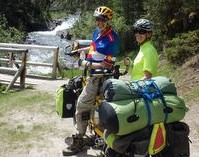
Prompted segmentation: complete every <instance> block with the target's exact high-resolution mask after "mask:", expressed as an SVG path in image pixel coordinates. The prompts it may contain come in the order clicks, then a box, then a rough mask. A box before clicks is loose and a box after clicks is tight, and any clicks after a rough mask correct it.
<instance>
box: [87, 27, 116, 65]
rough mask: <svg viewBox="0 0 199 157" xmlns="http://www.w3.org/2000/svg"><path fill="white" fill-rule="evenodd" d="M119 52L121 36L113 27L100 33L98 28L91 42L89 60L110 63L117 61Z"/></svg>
mask: <svg viewBox="0 0 199 157" xmlns="http://www.w3.org/2000/svg"><path fill="white" fill-rule="evenodd" d="M118 52H119V37H118V35H117V34H116V33H115V32H114V31H113V29H112V28H111V27H109V28H107V29H106V31H105V32H103V33H102V34H100V31H99V30H98V29H96V30H95V31H94V33H93V39H92V42H91V44H90V50H89V54H88V55H87V59H86V60H87V61H90V62H104V63H105V64H108V65H113V64H114V63H115V59H116V58H115V57H116V55H117V54H118Z"/></svg>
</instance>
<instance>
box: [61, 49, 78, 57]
mask: <svg viewBox="0 0 199 157" xmlns="http://www.w3.org/2000/svg"><path fill="white" fill-rule="evenodd" d="M64 54H65V55H67V56H71V57H73V56H80V53H79V52H78V50H76V51H71V52H65V53H64Z"/></svg>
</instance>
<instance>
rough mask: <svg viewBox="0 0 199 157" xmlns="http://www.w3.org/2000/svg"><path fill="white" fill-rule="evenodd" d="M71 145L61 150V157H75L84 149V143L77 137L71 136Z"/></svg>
mask: <svg viewBox="0 0 199 157" xmlns="http://www.w3.org/2000/svg"><path fill="white" fill-rule="evenodd" d="M72 139H73V141H72V143H71V144H70V145H69V146H68V147H66V148H65V149H64V150H62V154H63V156H71V155H75V154H77V153H79V152H81V151H83V149H84V142H83V138H82V137H78V136H77V135H72Z"/></svg>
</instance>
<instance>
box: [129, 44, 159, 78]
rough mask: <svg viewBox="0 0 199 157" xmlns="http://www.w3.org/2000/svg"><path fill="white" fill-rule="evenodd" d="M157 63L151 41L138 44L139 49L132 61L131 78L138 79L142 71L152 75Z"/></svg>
mask: <svg viewBox="0 0 199 157" xmlns="http://www.w3.org/2000/svg"><path fill="white" fill-rule="evenodd" d="M157 65H158V53H157V50H156V49H155V47H154V46H153V45H152V43H151V41H147V42H145V43H144V44H142V45H141V46H140V51H139V52H138V55H137V56H136V58H135V60H134V62H133V69H132V71H131V80H132V81H135V80H140V79H141V78H142V77H144V71H145V70H147V71H149V72H150V73H151V74H152V75H153V77H154V76H155V75H156V72H157Z"/></svg>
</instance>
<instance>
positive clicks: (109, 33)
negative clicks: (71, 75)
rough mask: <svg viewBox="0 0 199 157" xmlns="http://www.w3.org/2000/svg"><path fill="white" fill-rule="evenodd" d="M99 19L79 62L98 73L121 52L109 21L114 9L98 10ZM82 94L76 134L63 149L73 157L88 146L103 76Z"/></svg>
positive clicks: (65, 154) (94, 78)
mask: <svg viewBox="0 0 199 157" xmlns="http://www.w3.org/2000/svg"><path fill="white" fill-rule="evenodd" d="M94 17H95V18H96V27H97V28H96V29H95V31H94V33H93V39H92V42H91V44H90V47H89V48H82V49H81V50H79V51H82V50H84V51H86V52H87V56H86V59H85V60H81V59H80V60H79V65H81V66H84V67H85V68H88V67H89V69H91V74H95V73H97V70H96V69H109V70H111V69H112V68H113V66H114V63H115V59H116V56H117V54H118V52H119V37H118V35H117V34H116V33H115V31H114V30H113V29H112V27H111V25H110V23H109V21H110V20H112V17H113V12H112V10H111V9H110V8H108V7H106V6H101V7H98V8H97V9H96V10H95V12H94ZM86 82H87V84H86V86H85V87H84V89H83V91H82V93H81V94H80V96H79V98H78V101H77V107H76V114H75V116H76V121H77V123H76V134H75V135H72V138H73V142H72V144H71V145H69V146H68V147H67V148H65V149H64V150H63V151H62V154H63V155H64V156H71V155H74V154H76V153H78V152H80V151H82V149H83V147H84V141H83V136H84V135H85V133H86V129H87V126H88V119H87V118H88V117H90V116H89V115H88V113H90V112H91V110H92V108H93V107H94V103H95V98H96V96H97V94H98V92H99V87H100V85H101V84H100V83H101V78H100V77H95V76H91V77H89V78H88V79H87V81H86Z"/></svg>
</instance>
